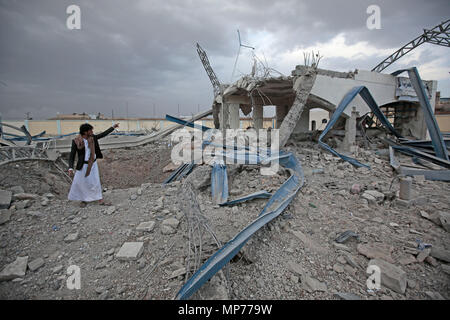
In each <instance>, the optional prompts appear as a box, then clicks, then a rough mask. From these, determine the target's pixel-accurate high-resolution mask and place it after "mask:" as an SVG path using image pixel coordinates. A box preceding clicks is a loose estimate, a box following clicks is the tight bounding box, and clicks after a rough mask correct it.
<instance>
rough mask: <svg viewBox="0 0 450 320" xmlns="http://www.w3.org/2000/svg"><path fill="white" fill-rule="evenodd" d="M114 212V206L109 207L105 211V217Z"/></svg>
mask: <svg viewBox="0 0 450 320" xmlns="http://www.w3.org/2000/svg"><path fill="white" fill-rule="evenodd" d="M114 212H116V207H115V206H110V207H108V209H106V214H107V215H110V214H113V213H114Z"/></svg>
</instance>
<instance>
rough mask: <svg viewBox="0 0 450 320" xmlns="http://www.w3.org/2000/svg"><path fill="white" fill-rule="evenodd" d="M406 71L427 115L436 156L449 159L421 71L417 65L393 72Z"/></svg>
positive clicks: (397, 73) (426, 120)
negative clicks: (421, 77)
mask: <svg viewBox="0 0 450 320" xmlns="http://www.w3.org/2000/svg"><path fill="white" fill-rule="evenodd" d="M405 71H408V75H409V80H410V81H411V84H412V86H413V87H414V90H415V91H416V94H417V97H418V98H419V102H420V106H421V107H422V110H423V113H424V115H425V122H426V124H427V128H428V132H429V133H430V137H431V141H432V143H433V148H434V151H435V152H436V156H437V157H439V158H441V159H444V160H447V161H448V160H449V158H448V152H447V148H446V146H445V143H444V138H443V136H442V133H441V130H439V126H438V124H437V122H436V118H435V117H434V114H433V110H432V109H431V104H430V100H429V99H428V94H427V92H426V90H425V86H424V85H423V82H422V79H420V75H419V71H417V68H416V67H412V68H410V69H402V70H398V71H395V72H394V73H392V75H393V76H397V75H399V74H401V73H403V72H405Z"/></svg>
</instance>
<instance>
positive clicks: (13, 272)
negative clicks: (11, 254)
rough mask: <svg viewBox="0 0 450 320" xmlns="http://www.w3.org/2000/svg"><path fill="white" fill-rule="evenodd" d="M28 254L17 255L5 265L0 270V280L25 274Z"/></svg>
mask: <svg viewBox="0 0 450 320" xmlns="http://www.w3.org/2000/svg"><path fill="white" fill-rule="evenodd" d="M27 263H28V256H26V257H17V259H16V260H15V261H14V262H12V263H10V264H8V265H6V266H5V267H4V268H3V270H2V272H0V281H7V280H12V279H15V278H20V277H23V276H25V273H26V272H27Z"/></svg>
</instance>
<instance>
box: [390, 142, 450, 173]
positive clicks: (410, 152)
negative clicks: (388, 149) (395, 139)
mask: <svg viewBox="0 0 450 320" xmlns="http://www.w3.org/2000/svg"><path fill="white" fill-rule="evenodd" d="M392 148H394V149H395V150H398V151H400V152H401V153H404V154H407V155H410V156H413V157H420V158H422V159H425V160H427V161H430V162H433V163H434V164H437V165H439V166H441V167H444V168H450V161H448V160H445V159H441V158H438V157H435V156H433V155H431V154H428V153H425V152H422V151H419V150H417V149H414V148H411V147H405V146H395V145H394V146H392Z"/></svg>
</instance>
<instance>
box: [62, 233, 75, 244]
mask: <svg viewBox="0 0 450 320" xmlns="http://www.w3.org/2000/svg"><path fill="white" fill-rule="evenodd" d="M78 235H79V234H78V232H74V233H69V234H68V235H67V236H66V237H65V238H64V241H65V242H74V241H77V240H78Z"/></svg>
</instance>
